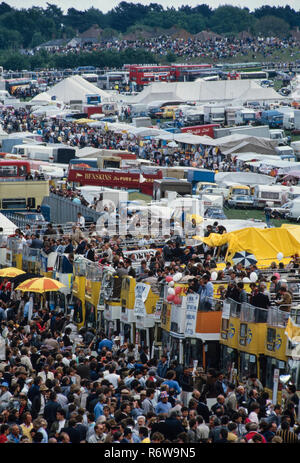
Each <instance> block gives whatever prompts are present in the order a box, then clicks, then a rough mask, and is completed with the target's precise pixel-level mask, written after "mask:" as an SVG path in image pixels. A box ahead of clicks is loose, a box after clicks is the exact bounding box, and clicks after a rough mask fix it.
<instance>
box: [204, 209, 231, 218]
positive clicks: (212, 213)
mask: <svg viewBox="0 0 300 463" xmlns="http://www.w3.org/2000/svg"><path fill="white" fill-rule="evenodd" d="M204 217H205V218H206V219H223V220H224V219H227V217H226V215H225V214H224V211H223V209H221V208H220V207H208V208H207V209H206V211H205V212H204Z"/></svg>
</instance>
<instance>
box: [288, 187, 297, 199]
mask: <svg viewBox="0 0 300 463" xmlns="http://www.w3.org/2000/svg"><path fill="white" fill-rule="evenodd" d="M299 197H300V186H291V187H290V189H289V192H288V199H289V200H291V201H292V200H294V199H296V198H299Z"/></svg>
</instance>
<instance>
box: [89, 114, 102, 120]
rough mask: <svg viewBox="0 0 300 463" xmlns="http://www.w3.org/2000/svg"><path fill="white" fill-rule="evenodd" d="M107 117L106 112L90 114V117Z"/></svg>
mask: <svg viewBox="0 0 300 463" xmlns="http://www.w3.org/2000/svg"><path fill="white" fill-rule="evenodd" d="M103 117H105V114H100V113H95V114H92V115H91V116H90V119H102V118H103Z"/></svg>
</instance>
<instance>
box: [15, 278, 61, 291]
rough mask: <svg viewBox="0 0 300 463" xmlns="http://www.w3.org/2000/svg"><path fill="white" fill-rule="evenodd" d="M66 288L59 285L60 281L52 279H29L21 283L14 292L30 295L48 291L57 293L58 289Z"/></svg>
mask: <svg viewBox="0 0 300 463" xmlns="http://www.w3.org/2000/svg"><path fill="white" fill-rule="evenodd" d="M65 287H66V286H65V285H63V284H62V283H60V281H57V280H53V278H47V277H42V278H30V280H26V281H23V283H21V284H20V285H19V286H18V287H17V288H16V291H28V292H31V293H46V292H50V291H58V290H59V289H60V288H65Z"/></svg>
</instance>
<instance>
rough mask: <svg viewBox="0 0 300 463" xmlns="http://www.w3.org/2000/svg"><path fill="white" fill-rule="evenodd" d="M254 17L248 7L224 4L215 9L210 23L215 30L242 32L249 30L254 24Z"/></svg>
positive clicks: (220, 31)
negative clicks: (242, 7)
mask: <svg viewBox="0 0 300 463" xmlns="http://www.w3.org/2000/svg"><path fill="white" fill-rule="evenodd" d="M253 21H254V19H253V17H252V16H251V14H250V13H249V10H247V9H241V8H238V7H235V6H230V5H224V6H219V7H218V8H217V9H216V10H214V12H213V14H212V16H211V17H210V20H209V24H210V27H211V29H212V30H213V31H214V32H217V33H219V34H222V33H224V32H232V33H236V32H241V31H245V30H248V29H249V28H250V27H251V26H252V24H253Z"/></svg>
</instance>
